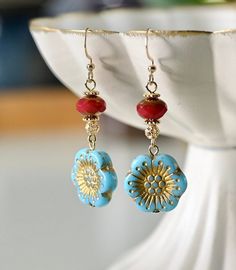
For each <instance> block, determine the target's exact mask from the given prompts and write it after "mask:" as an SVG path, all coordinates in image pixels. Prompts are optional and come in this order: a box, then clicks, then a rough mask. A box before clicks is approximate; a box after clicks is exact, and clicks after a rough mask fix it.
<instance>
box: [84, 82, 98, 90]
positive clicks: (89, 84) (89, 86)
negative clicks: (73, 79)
mask: <svg viewBox="0 0 236 270" xmlns="http://www.w3.org/2000/svg"><path fill="white" fill-rule="evenodd" d="M84 85H85V87H86V88H87V89H88V90H89V91H90V92H91V91H93V90H94V89H95V88H96V82H95V80H94V79H88V80H87V81H86V82H85V84H84Z"/></svg>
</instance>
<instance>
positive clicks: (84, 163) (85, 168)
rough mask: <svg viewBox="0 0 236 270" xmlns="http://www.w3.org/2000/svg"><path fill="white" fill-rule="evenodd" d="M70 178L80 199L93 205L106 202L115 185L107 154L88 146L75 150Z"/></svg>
mask: <svg viewBox="0 0 236 270" xmlns="http://www.w3.org/2000/svg"><path fill="white" fill-rule="evenodd" d="M71 178H72V182H73V184H74V185H75V187H76V188H77V193H78V196H79V198H80V200H81V201H82V202H83V203H84V204H88V205H90V206H94V207H101V206H105V205H106V204H108V203H109V201H110V200H111V197H112V192H113V191H114V190H115V189H116V186H117V176H116V173H115V171H114V169H113V165H112V161H111V158H110V157H109V155H108V154H107V153H105V152H102V151H97V150H90V149H89V148H84V149H81V150H80V151H78V152H77V154H76V156H75V161H74V166H73V169H72V173H71Z"/></svg>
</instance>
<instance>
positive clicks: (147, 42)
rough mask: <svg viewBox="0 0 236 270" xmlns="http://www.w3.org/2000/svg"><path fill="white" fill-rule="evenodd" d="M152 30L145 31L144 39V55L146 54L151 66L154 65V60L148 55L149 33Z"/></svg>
mask: <svg viewBox="0 0 236 270" xmlns="http://www.w3.org/2000/svg"><path fill="white" fill-rule="evenodd" d="M151 31H152V30H151V29H150V28H148V29H147V31H146V39H145V48H146V54H147V58H148V59H149V60H150V61H151V62H152V66H154V65H155V63H154V59H153V58H152V57H151V55H150V53H149V48H148V45H149V32H151Z"/></svg>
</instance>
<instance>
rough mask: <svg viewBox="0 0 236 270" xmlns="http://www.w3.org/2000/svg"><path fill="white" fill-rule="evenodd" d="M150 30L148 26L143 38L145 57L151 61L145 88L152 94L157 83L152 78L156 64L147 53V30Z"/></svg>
mask: <svg viewBox="0 0 236 270" xmlns="http://www.w3.org/2000/svg"><path fill="white" fill-rule="evenodd" d="M150 31H152V30H151V29H150V28H148V29H147V31H146V38H145V48H146V54H147V58H148V59H149V60H150V61H151V65H150V66H148V71H149V76H148V82H147V84H146V89H147V90H148V92H149V93H150V94H154V93H155V92H156V90H157V83H156V82H155V80H154V72H155V71H156V66H155V63H154V59H153V58H152V57H151V55H150V53H149V47H148V45H149V32H150Z"/></svg>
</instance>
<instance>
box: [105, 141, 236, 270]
mask: <svg viewBox="0 0 236 270" xmlns="http://www.w3.org/2000/svg"><path fill="white" fill-rule="evenodd" d="M235 165H236V149H210V148H209V149H207V148H200V147H196V146H189V149H188V153H187V160H186V166H185V172H186V175H187V177H188V180H189V186H188V191H187V192H186V194H185V195H184V196H183V197H182V199H181V201H180V203H179V205H178V207H177V208H176V209H175V211H173V212H171V213H168V214H166V215H165V216H164V217H163V219H162V222H161V223H160V225H159V226H158V227H157V229H156V230H155V231H154V232H153V233H152V235H151V236H150V237H149V238H148V239H147V240H146V241H145V242H144V243H142V244H141V245H140V246H138V247H137V248H135V249H134V250H133V251H132V252H131V253H130V254H128V255H126V257H125V258H124V259H123V260H121V261H119V262H117V264H116V265H114V266H113V267H111V268H110V270H144V269H148V270H161V269H165V270H190V269H191V270H199V269H201V270H218V269H219V270H222V269H225V270H234V269H235V267H236V256H235V254H236V211H235V206H236V181H235V180H236V179H235Z"/></svg>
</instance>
